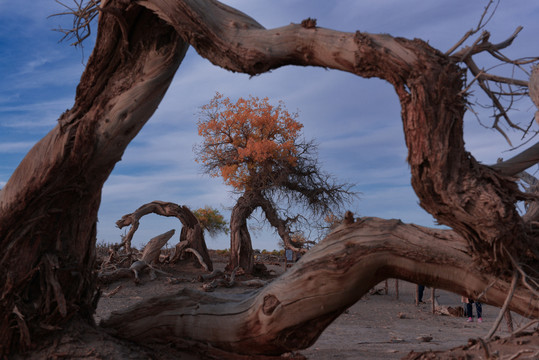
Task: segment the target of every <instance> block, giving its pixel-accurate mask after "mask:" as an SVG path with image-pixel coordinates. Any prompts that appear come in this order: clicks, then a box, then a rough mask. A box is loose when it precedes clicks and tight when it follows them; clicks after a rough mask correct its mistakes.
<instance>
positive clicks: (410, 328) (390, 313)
mask: <svg viewBox="0 0 539 360" xmlns="http://www.w3.org/2000/svg"><path fill="white" fill-rule="evenodd" d="M224 265H225V263H224V261H222V260H221V261H219V260H218V261H215V262H214V267H215V268H223V267H224ZM268 268H270V269H272V270H274V271H276V272H277V273H282V272H283V271H284V266H268ZM163 270H164V271H169V272H171V273H173V274H174V276H176V277H188V278H189V277H194V276H196V274H197V273H200V272H201V270H200V269H197V268H195V267H193V266H192V265H189V264H187V265H186V264H183V265H182V266H181V267H168V268H167V267H166V266H165V267H164V268H163ZM388 283H389V286H388V289H389V291H388V294H387V295H386V294H384V293H383V291H382V294H380V295H366V296H364V297H363V298H362V299H360V300H359V301H358V302H357V303H356V304H355V305H353V306H352V307H351V308H350V309H348V310H347V311H346V313H344V314H342V315H341V316H340V317H339V318H338V319H337V320H336V321H334V322H333V324H331V325H330V326H329V327H328V328H327V329H326V330H325V331H324V333H323V334H322V335H321V336H320V338H319V339H318V340H317V341H316V343H315V344H314V345H313V346H311V347H310V348H308V349H305V350H302V351H300V353H301V354H303V355H304V356H306V357H307V358H308V359H312V360H326V359H400V358H402V357H403V356H405V355H406V354H408V353H409V352H410V351H412V350H414V351H427V350H447V349H451V348H453V347H456V346H461V345H464V344H466V343H467V342H468V339H470V338H477V337H482V336H485V335H486V334H487V333H488V332H489V330H490V328H491V327H492V325H493V322H494V320H495V318H496V316H497V315H498V309H497V308H494V307H492V306H488V305H483V320H484V321H483V323H477V322H473V323H468V322H466V319H465V318H456V317H450V316H442V315H435V314H432V305H431V304H432V303H431V290H430V289H426V290H425V295H424V300H425V301H426V303H425V304H421V305H419V306H416V305H415V289H416V285H415V284H410V283H406V282H403V281H399V298H398V299H397V296H396V291H395V280H394V279H390V280H389V282H388ZM118 286H120V288H119V291H118V292H117V293H115V294H114V295H112V296H110V297H107V296H103V297H102V299H101V300H100V302H99V304H98V308H97V313H96V320H97V322H99V320H100V319H102V318H107V317H108V316H109V315H110V313H111V311H115V310H120V309H124V308H126V307H128V306H129V305H131V304H134V303H137V302H139V301H140V300H142V299H144V298H149V297H153V296H157V295H159V294H173V293H176V292H177V291H179V290H180V289H181V288H183V287H185V286H189V287H194V288H197V287H200V283H196V282H195V283H191V282H187V283H180V284H175V285H171V284H168V283H167V281H166V278H165V277H162V276H160V277H159V278H158V279H156V280H154V281H150V279H149V278H148V276H147V275H145V277H143V279H142V283H141V284H140V285H135V284H134V283H133V281H130V280H125V281H121V282H116V283H112V284H110V285H109V286H107V287H105V288H103V291H104V293H105V294H106V293H107V292H110V291H111V290H114V289H116V288H117V287H118ZM383 287H384V284H383V283H382V284H379V285H378V286H377V287H376V288H375V289H379V288H383ZM244 290H245V289H243V291H244ZM219 291H221V290H219ZM224 291H242V289H234V288H233V289H226V290H224ZM436 297H437V300H438V303H439V304H441V305H449V306H453V307H455V306H459V305H462V304H461V303H460V296H458V295H455V294H452V293H449V292H446V291H441V290H437V291H436ZM474 314H475V307H474ZM474 320H475V319H474ZM513 320H514V325H515V328H518V327H519V326H520V325H523V324H524V323H525V322H526V319H524V318H522V317H520V316H518V315H516V314H513ZM496 335H499V336H500V337H503V336H506V335H508V332H507V327H506V324H505V320H504V321H502V325H501V328H500V329H499V330H498V332H497V333H496ZM429 338H430V339H429ZM427 340H428V341H427Z"/></svg>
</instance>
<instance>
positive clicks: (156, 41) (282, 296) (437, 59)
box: [0, 0, 539, 357]
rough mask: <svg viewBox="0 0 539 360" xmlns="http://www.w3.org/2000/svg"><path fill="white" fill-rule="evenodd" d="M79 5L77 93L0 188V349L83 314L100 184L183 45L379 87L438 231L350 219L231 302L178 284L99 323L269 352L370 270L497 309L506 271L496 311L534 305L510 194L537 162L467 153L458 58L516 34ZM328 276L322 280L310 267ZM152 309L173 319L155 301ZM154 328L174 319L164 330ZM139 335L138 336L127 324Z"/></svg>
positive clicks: (336, 307) (240, 66) (26, 342)
mask: <svg viewBox="0 0 539 360" xmlns="http://www.w3.org/2000/svg"><path fill="white" fill-rule="evenodd" d="M92 4H93V6H91V11H94V12H97V11H98V12H99V14H100V15H99V25H98V34H97V42H96V45H95V48H94V51H93V53H92V55H91V57H90V58H89V60H88V65H87V67H86V70H85V72H84V74H83V76H82V78H81V81H80V84H79V86H78V88H77V93H76V98H75V104H74V106H73V108H72V109H70V110H67V111H66V112H65V113H63V114H62V115H61V117H60V119H59V120H58V123H57V125H56V126H55V127H54V128H53V129H52V130H51V131H50V132H49V134H47V135H46V136H45V137H44V138H43V139H42V140H40V141H39V142H38V143H37V144H36V145H35V146H34V147H33V148H32V149H31V150H30V151H29V153H28V154H27V155H26V157H25V158H24V159H23V160H22V161H21V163H20V165H19V166H18V168H17V169H16V170H15V172H14V173H13V175H12V176H11V178H10V180H9V181H8V182H7V184H6V185H5V186H4V188H3V189H2V190H1V192H0V247H1V248H2V249H3V251H2V253H1V255H0V344H1V345H0V357H10V356H12V355H15V354H18V353H21V352H23V351H25V350H28V349H30V348H32V349H34V348H36V347H37V346H39V345H40V341H44V339H45V338H50V337H51V336H55V334H58V332H60V333H61V331H71V330H72V329H73V326H74V324H88V323H92V322H93V317H92V316H93V313H94V310H95V306H96V301H97V298H98V293H97V291H96V275H95V273H94V271H93V269H94V265H95V241H96V221H97V211H98V208H99V203H100V198H101V189H102V186H103V183H104V182H105V180H106V179H107V177H108V176H109V174H110V172H111V171H112V169H113V168H114V165H115V164H116V163H117V162H118V161H120V159H121V157H122V154H123V152H124V150H125V148H126V147H127V145H128V144H129V142H130V141H131V140H132V139H133V138H134V137H135V136H136V135H137V133H138V132H139V130H140V129H141V128H142V126H143V125H144V124H145V123H146V121H148V119H149V118H150V117H151V115H152V114H153V112H154V111H155V109H156V108H157V106H158V105H159V102H160V101H161V99H162V97H163V96H164V94H165V92H166V90H167V88H168V86H169V84H170V81H171V80H172V78H173V76H174V74H175V72H176V70H177V68H178V66H179V65H180V64H181V62H182V59H183V56H184V54H185V52H186V50H187V48H188V46H189V45H191V46H193V47H194V48H195V49H196V51H197V52H198V53H199V54H200V55H201V56H203V57H205V58H207V59H208V60H210V61H211V62H212V63H214V64H216V65H218V66H221V67H223V68H226V69H229V70H232V71H236V72H242V73H247V74H250V75H256V74H260V73H263V72H267V71H270V70H272V69H275V68H278V67H281V66H285V65H289V64H293V65H304V66H321V67H325V68H329V69H339V70H342V71H346V72H350V73H352V74H355V75H358V76H360V77H378V78H380V79H384V80H386V81H387V82H389V83H390V84H392V85H393V87H394V89H395V91H396V93H397V95H398V97H399V100H400V103H401V107H402V121H403V129H404V133H405V140H406V145H407V147H408V151H409V153H408V163H409V164H410V169H411V175H412V185H413V187H414V190H415V192H416V194H417V195H418V197H419V200H420V204H421V206H423V208H425V209H426V210H427V211H429V212H430V213H431V214H432V215H433V216H434V217H435V218H436V219H437V220H438V221H439V222H440V223H442V224H445V225H447V226H449V227H451V228H452V229H453V230H454V232H440V231H436V230H429V229H423V228H420V227H416V226H413V225H408V226H404V225H402V224H398V223H397V222H392V221H382V220H376V219H374V220H367V219H363V220H362V221H360V222H357V223H355V224H350V225H348V226H345V225H343V226H345V227H344V228H338V229H337V230H335V231H334V232H333V233H332V234H331V235H330V237H329V238H328V239H327V240H325V241H322V243H321V244H319V245H318V246H316V247H315V248H313V249H312V251H311V252H309V253H308V254H307V255H306V256H305V257H303V258H302V260H301V261H300V264H298V265H299V266H295V267H294V268H293V269H292V270H291V271H288V272H287V273H286V274H285V276H283V277H282V278H281V279H280V280H278V281H276V282H273V283H272V284H271V285H270V286H268V287H266V288H264V289H262V290H261V291H260V292H259V293H256V294H254V295H252V297H251V298H249V299H245V301H243V302H239V303H238V302H236V301H234V300H230V299H222V298H217V297H212V296H209V295H204V296H202V295H200V294H193V293H189V292H186V293H184V294H183V295H180V296H177V297H176V298H168V299H165V300H162V302H161V301H154V302H153V303H150V304H149V303H144V304H141V305H140V307H142V308H147V310H148V311H147V312H144V313H143V312H140V311H139V312H137V313H135V314H128V316H125V315H115V316H113V317H111V318H110V319H109V320H108V321H106V322H105V323H104V326H105V327H107V328H109V329H112V330H116V333H117V335H118V336H124V337H129V338H131V339H133V340H136V341H144V342H147V343H152V342H154V341H155V342H157V341H160V340H159V339H163V338H165V339H167V340H168V341H174V342H180V343H181V342H184V341H191V342H192V343H197V344H212V345H213V346H215V347H217V348H221V349H226V350H228V351H238V352H243V353H258V354H260V353H262V354H278V353H282V352H283V351H287V350H288V349H299V348H304V347H306V346H308V345H309V344H311V343H312V342H313V341H314V340H315V339H316V337H317V336H318V335H317V334H319V333H320V332H321V331H322V329H324V328H325V327H326V326H327V325H328V324H329V323H330V322H331V321H332V320H333V319H335V318H336V317H337V316H338V315H339V314H340V313H341V312H342V311H344V310H345V309H346V308H347V307H348V306H350V305H351V304H352V303H353V302H355V301H356V300H357V299H359V297H360V296H361V295H362V294H364V293H365V292H366V291H368V289H369V288H370V287H372V285H374V284H375V283H377V282H379V281H381V280H383V279H384V278H387V277H391V278H401V279H406V280H410V281H413V282H415V283H422V284H425V285H428V286H434V287H436V288H438V289H448V290H451V291H454V292H456V293H459V294H462V295H465V296H469V297H472V298H477V297H478V296H479V295H480V294H481V293H482V292H484V291H487V292H488V299H486V300H485V302H486V303H490V304H493V305H497V306H501V305H502V304H503V303H504V301H505V298H506V295H507V294H508V293H509V290H510V286H509V279H510V278H512V277H513V274H514V273H515V272H518V273H520V275H521V276H520V277H519V278H518V279H519V280H518V281H517V282H516V283H515V284H516V285H515V289H514V294H513V296H512V297H511V298H510V299H509V301H508V303H507V308H508V309H510V310H511V311H514V312H517V313H520V314H523V315H525V316H531V317H537V316H538V315H539V314H538V309H539V308H538V306H537V299H538V296H537V295H538V291H537V289H538V284H537V282H536V281H535V280H534V279H533V278H532V277H530V275H529V274H530V272H537V271H538V269H539V266H538V262H537V260H538V258H537V256H538V255H537V254H538V251H539V249H538V245H537V244H538V242H537V234H538V228H537V226H538V225H537V224H538V222H537V215H535V214H534V215H533V216H530V217H526V216H520V214H519V213H518V211H517V209H516V207H515V202H516V201H517V200H521V199H522V200H530V199H531V200H535V197H530V195H527V194H524V193H522V192H520V191H519V189H518V187H517V185H516V183H515V181H514V178H513V176H515V175H516V174H518V173H519V172H521V171H523V170H525V169H526V168H528V167H529V166H531V165H533V164H536V163H537V161H538V159H539V146H538V145H537V144H536V145H534V146H532V147H531V148H530V149H529V150H527V151H525V152H523V153H522V154H521V155H517V156H516V157H514V158H512V159H509V160H508V161H506V162H504V163H502V164H499V165H496V166H487V165H483V164H480V163H478V162H477V161H476V160H475V159H474V158H473V157H472V156H471V155H470V154H469V153H468V152H466V150H465V147H464V141H463V137H462V131H463V129H462V127H463V116H464V113H465V111H466V106H467V100H466V91H467V88H466V87H467V86H468V84H466V83H465V81H464V70H463V68H462V67H461V66H462V64H465V65H467V66H468V67H469V69H470V71H471V72H474V71H475V70H474V67H473V65H474V64H475V63H474V62H472V60H471V59H473V56H474V55H475V54H478V53H481V52H488V53H492V54H495V55H496V56H499V55H498V52H499V50H500V49H502V48H504V47H507V46H509V45H510V44H511V42H512V40H513V38H514V36H512V37H511V38H509V39H508V40H507V41H503V42H500V43H498V44H495V43H491V42H490V41H489V37H488V36H481V37H480V38H479V39H478V40H477V41H475V42H474V44H473V45H471V46H469V47H467V48H463V49H458V46H457V47H455V49H451V51H448V52H447V53H443V52H440V51H438V50H437V49H434V48H432V47H431V46H430V45H429V44H427V43H426V42H424V41H421V40H418V39H415V40H408V39H403V38H395V37H392V36H390V35H388V34H370V33H366V32H360V31H357V32H355V33H344V32H338V31H335V30H330V29H324V28H320V27H317V26H316V24H315V22H314V21H309V22H305V23H304V24H303V25H302V24H290V25H287V26H283V27H281V28H279V29H265V28H264V27H262V26H261V25H260V24H259V23H258V22H256V21H255V20H254V19H252V18H250V17H248V16H247V15H245V14H243V13H241V12H239V11H237V10H235V9H233V8H230V7H228V6H226V5H223V4H220V3H218V2H216V1H213V0H196V1H195V0H145V1H139V2H131V1H123V0H110V1H106V2H105V1H103V2H101V3H97V2H92ZM89 11H90V10H89ZM515 36H516V34H515ZM459 46H460V44H459ZM474 78H476V79H477V81H479V80H481V82H482V84H483V85H484V84H485V83H488V82H492V81H497V82H499V83H503V82H504V81H505V82H506V83H508V82H511V81H512V83H517V84H520V85H518V86H521V87H523V88H526V86H527V81H526V80H519V81H515V80H511V79H504V78H500V77H498V78H494V79H493V77H492V76H490V74H488V73H487V72H484V71H481V70H480V71H479V72H478V73H476V75H474ZM486 89H487V91H488V87H486ZM502 110H503V111H505V110H504V109H501V110H500V113H501V112H502ZM505 115H507V113H505ZM499 119H501V120H502V121H504V119H505V116H504V115H503V114H502V115H501V116H500V117H499ZM239 225H240V227H241V225H242V224H239ZM397 230H398V231H401V232H399V233H398V236H397V237H396V239H397V241H392V240H391V239H393V240H395V238H393V237H392V234H393V233H394V231H397ZM420 233H422V234H423V235H420ZM403 238H405V239H408V240H409V241H402V239H403ZM419 238H421V239H422V240H421V243H420V244H418V242H417V241H419V240H417V239H419ZM414 239H415V240H414ZM472 254H473V255H472ZM472 256H473V257H472ZM358 264H359V265H358ZM322 269H323V270H322ZM328 271H330V272H331V273H332V275H331V278H332V279H333V281H331V282H326V281H325V279H324V276H325V275H324V274H327V272H328ZM449 274H455V276H453V275H451V276H448V275H449ZM464 279H465V280H464ZM284 288H286V289H293V291H287V292H283V290H282V289H284ZM307 294H309V295H310V296H308V297H304V296H305V295H307ZM191 299H196V300H197V301H195V302H193V301H192V300H191ZM315 302H316V304H314V303H315ZM321 304H323V306H320V305H321ZM165 308H168V309H173V310H174V311H173V312H174V313H175V314H179V315H177V316H170V314H169V313H163V312H162V310H163V309H165ZM322 308H323V309H324V310H321V309H322ZM249 309H251V310H252V311H247V310H249ZM290 314H293V315H292V316H291V315H290ZM165 315H166V316H165ZM180 318H181V319H180ZM120 319H121V320H120ZM216 319H219V320H220V321H212V320H216ZM222 319H227V321H222ZM119 320H120V321H119ZM171 322H173V324H171ZM219 324H223V325H221V327H219V326H220V325H219ZM120 325H121V328H122V331H119V327H120ZM168 325H170V329H174V331H169V332H167V333H166V334H164V336H165V337H162V336H163V333H162V332H163V329H169V327H168ZM209 326H211V328H209ZM60 329H63V330H60ZM70 329H71V330H70ZM140 329H143V330H144V331H137V330H140ZM195 329H207V330H208V331H195ZM93 331H95V330H93ZM51 332H52V334H51ZM142 333H144V334H147V336H145V338H144V339H141V338H140V336H138V335H137V334H142ZM258 335H260V336H258ZM103 336H104V335H103ZM240 347H241V348H240ZM86 353H88V352H86ZM87 356H89V355H87Z"/></svg>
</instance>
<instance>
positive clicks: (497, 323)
mask: <svg viewBox="0 0 539 360" xmlns="http://www.w3.org/2000/svg"><path fill="white" fill-rule="evenodd" d="M517 282H518V271H516V270H515V272H514V273H513V280H512V281H511V290H509V294H507V298H505V302H504V303H503V306H502V309H501V310H500V313H499V314H498V317H497V318H496V321H494V325H493V326H492V328H491V329H490V331H489V333H488V335H487V336H486V340H489V339H490V338H491V337H492V335H494V333H495V332H496V330H498V326H500V322H501V321H502V319H503V316H504V314H505V312H506V311H507V307H508V306H509V304H510V303H511V299H512V298H513V295H514V293H515V289H516V288H517Z"/></svg>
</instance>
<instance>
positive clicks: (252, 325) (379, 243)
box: [101, 218, 539, 355]
mask: <svg viewBox="0 0 539 360" xmlns="http://www.w3.org/2000/svg"><path fill="white" fill-rule="evenodd" d="M466 247H467V245H466V242H465V241H464V239H462V238H461V237H460V236H458V235H456V234H455V233H454V232H452V231H449V230H438V231H433V230H431V229H428V228H423V227H420V226H415V225H408V224H403V223H402V222H400V221H398V220H383V219H379V218H362V219H360V220H359V221H358V222H357V223H354V224H350V225H341V226H339V227H338V228H337V229H336V230H335V231H334V232H332V233H331V234H330V235H329V236H328V238H326V239H324V240H323V241H322V242H321V243H319V244H318V245H317V246H315V247H314V248H313V249H312V250H310V251H309V252H308V253H306V254H305V255H304V256H303V257H302V258H301V260H300V261H299V262H298V263H297V264H296V265H295V266H294V267H293V268H291V269H290V270H288V271H287V272H286V273H284V274H283V275H282V276H281V277H280V278H279V279H277V280H275V281H274V282H272V283H271V284H269V285H268V286H266V287H265V288H263V289H261V290H260V291H258V292H256V293H254V294H252V293H249V294H246V295H244V296H243V297H240V298H234V299H230V298H227V297H226V296H225V295H221V296H219V295H208V294H205V293H200V292H196V291H192V290H189V291H188V290H182V291H180V292H179V293H178V294H175V295H171V296H169V297H166V298H162V297H161V298H154V299H150V300H148V301H146V302H144V303H140V304H139V305H137V306H136V307H135V308H132V309H129V310H126V311H121V312H115V313H113V314H112V315H111V317H110V318H109V319H107V320H105V321H103V322H102V323H101V326H103V327H105V328H106V329H109V330H112V331H113V333H114V334H115V335H116V336H119V337H123V338H125V339H128V340H131V341H136V342H143V343H149V344H151V343H159V342H167V343H176V344H184V345H185V344H186V343H187V344H193V343H195V344H197V345H201V346H211V347H217V348H220V349H223V350H226V351H230V352H234V353H240V354H252V355H261V354H265V355H277V354H282V353H284V352H289V351H293V350H299V349H304V348H306V347H308V346H310V345H312V344H313V343H314V342H315V341H316V339H317V338H318V336H319V335H320V334H321V333H322V331H323V330H324V329H325V328H326V326H328V325H329V324H330V323H331V322H332V321H333V319H335V318H336V317H338V316H339V315H340V314H341V313H342V312H343V311H344V310H346V309H347V308H348V307H349V306H351V305H353V304H354V303H355V302H357V300H359V299H360V298H361V297H362V296H363V295H364V294H365V293H367V292H368V291H369V290H370V289H371V288H372V287H373V286H375V285H376V284H378V283H379V282H380V281H383V280H384V279H386V278H398V279H404V280H407V281H410V282H414V283H421V284H425V285H427V286H436V287H437V288H442V289H445V290H449V291H452V292H455V293H459V294H463V295H465V296H468V297H472V298H475V299H478V300H481V302H484V303H487V304H491V305H496V306H501V304H503V303H504V300H505V298H506V295H507V292H508V291H509V287H510V284H509V283H508V282H507V281H504V280H502V279H499V278H497V277H495V276H494V275H488V274H482V273H479V272H477V271H475V268H474V265H473V259H472V257H471V256H469V255H468V254H467V253H466ZM328 279H331V281H328ZM462 279H466V281H462ZM538 301H539V298H538V297H537V295H536V294H534V293H533V292H532V291H530V290H529V289H519V290H518V291H517V292H515V294H514V295H513V299H512V301H511V310H512V311H515V312H518V313H520V314H522V315H525V316H532V317H537V316H539V307H538V306H537V305H538Z"/></svg>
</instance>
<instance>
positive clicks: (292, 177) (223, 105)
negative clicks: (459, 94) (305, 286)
mask: <svg viewBox="0 0 539 360" xmlns="http://www.w3.org/2000/svg"><path fill="white" fill-rule="evenodd" d="M297 117H298V114H291V113H289V112H288V111H287V110H286V108H285V106H284V104H283V103H282V102H281V103H279V105H277V106H274V105H271V104H270V103H269V99H268V98H264V99H259V98H257V97H252V96H250V97H249V98H248V99H243V98H239V99H238V100H237V101H236V102H235V103H234V102H232V101H231V100H230V99H229V98H227V97H224V96H223V95H222V94H219V93H217V94H216V95H215V97H214V98H213V99H212V100H211V101H210V102H209V103H208V104H207V105H204V106H203V107H202V111H201V114H200V117H199V122H198V132H199V135H200V136H202V138H203V141H202V143H201V144H200V145H198V146H196V147H195V152H196V154H197V159H198V161H199V162H201V163H202V165H203V167H204V170H205V172H206V173H208V174H210V175H211V176H214V177H217V176H218V177H222V178H223V181H224V182H225V184H227V185H230V186H232V188H233V189H234V191H235V192H237V193H239V194H240V197H239V199H238V201H237V202H236V205H235V206H234V208H233V209H232V215H231V219H230V234H231V244H230V249H231V251H230V261H229V264H228V268H229V269H230V270H232V269H234V268H235V267H237V266H241V267H242V268H243V269H244V270H245V271H247V272H251V271H252V269H253V252H252V245H251V238H250V235H249V231H248V229H247V219H248V218H249V217H250V216H251V214H252V213H253V211H254V210H255V209H257V208H261V209H262V210H263V212H264V214H265V216H266V219H267V220H268V222H269V223H270V224H271V225H272V226H273V227H274V228H275V229H276V230H277V232H278V234H279V235H280V237H281V239H282V241H283V242H284V244H285V246H286V247H288V248H293V249H295V250H300V249H298V248H295V247H294V246H293V245H292V243H291V241H290V226H291V225H292V224H293V223H294V222H297V220H298V218H299V217H297V216H296V217H294V218H291V217H290V216H288V212H284V213H283V211H280V208H279V207H278V205H277V202H278V201H279V200H281V201H283V202H285V203H287V204H291V203H297V204H300V205H304V208H306V209H308V210H311V212H312V213H314V214H315V215H316V214H323V213H325V212H327V211H329V210H330V209H334V208H338V207H339V206H340V205H342V204H343V203H344V202H345V201H346V199H347V198H349V197H350V196H352V193H351V192H350V191H349V188H350V186H349V185H347V184H337V183H336V182H335V180H334V179H333V178H332V177H331V176H330V175H328V174H325V173H324V172H322V170H321V169H320V167H319V165H318V163H317V160H316V146H315V145H314V143H313V142H306V141H303V140H301V137H300V136H301V129H302V128H303V125H302V124H300V123H299V122H298V121H297V120H296V119H297Z"/></svg>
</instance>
